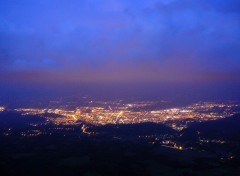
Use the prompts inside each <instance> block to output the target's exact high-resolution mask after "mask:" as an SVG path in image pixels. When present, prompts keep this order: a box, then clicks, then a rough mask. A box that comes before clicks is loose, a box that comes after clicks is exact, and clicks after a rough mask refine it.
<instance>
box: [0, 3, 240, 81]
mask: <svg viewBox="0 0 240 176" xmlns="http://www.w3.org/2000/svg"><path fill="white" fill-rule="evenodd" d="M0 81H1V83H4V82H5V83H6V82H7V83H14V82H20V83H22V84H31V83H41V84H44V85H47V84H50V83H51V84H54V83H79V84H81V83H83V82H91V83H94V82H98V83H99V82H100V83H101V82H108V83H111V82H115V83H120V82H126V83H127V82H141V83H148V82H152V83H182V84H195V83H196V84H202V85H203V84H208V83H215V82H216V83H221V84H222V85H227V84H230V83H235V84H238V85H239V83H240V1H239V0H149V1H148V0H39V1H36V0H21V1H20V0H0Z"/></svg>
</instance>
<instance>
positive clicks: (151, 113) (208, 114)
mask: <svg viewBox="0 0 240 176" xmlns="http://www.w3.org/2000/svg"><path fill="white" fill-rule="evenodd" d="M119 102H121V101H115V102H114V101H113V102H97V103H96V105H94V102H93V101H91V104H92V106H86V107H76V109H75V110H68V109H59V108H56V109H47V108H45V109H35V108H17V109H14V111H17V112H20V113H22V114H23V115H41V116H44V117H45V118H46V119H47V121H48V122H51V123H54V124H56V125H59V124H63V125H64V124H65V125H69V124H78V123H80V122H85V123H88V124H93V125H107V124H137V123H144V122H153V123H163V124H167V125H169V126H170V127H172V128H173V129H175V130H178V131H181V130H182V129H184V128H186V127H187V123H186V124H181V123H180V122H181V121H182V120H187V121H189V122H192V121H198V122H203V121H208V120H216V119H220V118H224V117H229V116H232V115H234V114H237V113H239V112H240V105H239V104H234V103H215V102H201V103H196V104H192V105H189V106H186V107H180V108H170V109H156V107H155V108H154V110H153V108H151V106H154V105H155V104H157V102H154V101H152V102H149V101H148V102H145V101H143V102H134V103H128V104H124V103H119ZM146 109H148V110H146ZM52 114H55V115H58V116H57V117H51V115H52Z"/></svg>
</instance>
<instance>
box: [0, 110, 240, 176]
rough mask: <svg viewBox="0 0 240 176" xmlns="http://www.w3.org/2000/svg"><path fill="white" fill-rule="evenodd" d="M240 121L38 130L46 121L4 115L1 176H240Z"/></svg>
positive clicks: (0, 121)
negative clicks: (179, 128) (178, 128)
mask: <svg viewBox="0 0 240 176" xmlns="http://www.w3.org/2000/svg"><path fill="white" fill-rule="evenodd" d="M239 119H240V115H235V116H232V117H228V118H225V119H219V120H214V121H208V122H202V123H193V124H191V125H190V127H189V128H187V129H186V130H184V131H180V132H178V131H175V130H173V129H171V128H169V127H167V126H165V125H163V124H154V123H143V124H135V125H131V124H128V125H106V126H94V125H89V124H85V123H82V124H79V125H69V126H66V125H64V126H61V125H59V126H55V125H51V124H49V125H48V126H46V125H39V126H36V127H34V126H32V125H29V124H32V123H33V122H34V123H36V122H37V123H38V124H41V123H42V122H44V119H43V118H41V117H38V116H21V115H20V114H18V113H14V112H4V113H1V114H0V130H1V138H0V140H1V143H0V169H1V175H3V176H5V175H26V176H27V175H34V176H38V175H39V176H40V175H41V176H42V175H68V176H75V175H84V176H91V175H93V176H98V175H99V176H112V175H116V176H118V175H123V176H128V175H129V176H133V175H137V176H139V175H140V176H141V175H149V176H155V175H156V176H157V175H174V176H186V175H196V176H198V175H199V176H200V175H211V176H212V175H216V176H219V175H238V174H239V172H240V160H239V156H240V155H239V154H240V151H239V150H240V147H239V146H240V140H239V139H240V138H239V134H240V131H239V128H238V127H239V125H240V120H239ZM20 121H21V123H20ZM40 132H41V133H40ZM39 133H40V135H38V134H39Z"/></svg>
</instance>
